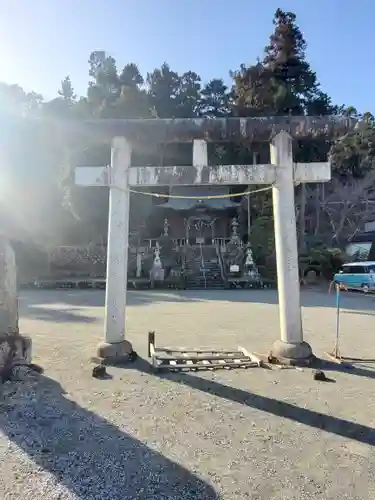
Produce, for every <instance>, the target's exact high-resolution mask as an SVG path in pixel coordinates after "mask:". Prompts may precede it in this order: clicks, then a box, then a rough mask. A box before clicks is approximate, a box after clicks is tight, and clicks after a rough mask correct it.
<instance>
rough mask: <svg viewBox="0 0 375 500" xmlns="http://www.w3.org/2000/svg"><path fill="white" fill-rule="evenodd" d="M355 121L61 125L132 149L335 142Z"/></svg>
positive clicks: (327, 118)
mask: <svg viewBox="0 0 375 500" xmlns="http://www.w3.org/2000/svg"><path fill="white" fill-rule="evenodd" d="M356 123H357V120H355V119H354V118H348V117H344V116H287V117H286V116H270V117H257V118H215V119H208V118H186V119H185V118H173V119H172V118H171V119H169V118H168V119H159V118H155V119H132V120H124V119H99V120H67V121H66V122H60V124H62V125H63V128H65V127H66V130H67V131H68V133H73V134H80V133H83V134H88V135H90V136H97V137H101V138H103V139H104V138H108V139H112V138H113V137H118V136H123V137H126V139H127V140H128V141H129V142H130V143H132V144H133V145H136V144H140V143H144V144H150V142H151V143H154V144H161V143H171V142H180V143H183V142H193V140H194V139H204V140H206V141H207V142H230V141H232V140H236V139H239V138H242V139H245V140H248V141H250V142H268V141H270V140H272V138H273V137H274V136H275V135H276V134H278V133H279V132H281V131H282V130H284V131H286V132H288V133H289V134H290V135H291V136H292V137H293V138H294V139H302V138H308V137H311V138H314V137H325V138H335V137H339V136H342V135H344V134H345V133H346V132H348V131H349V130H351V129H353V128H354V126H355V124H356Z"/></svg>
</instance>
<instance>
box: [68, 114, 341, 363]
mask: <svg viewBox="0 0 375 500" xmlns="http://www.w3.org/2000/svg"><path fill="white" fill-rule="evenodd" d="M77 126H82V125H77ZM350 126H351V124H350V120H348V119H344V118H340V117H328V118H327V117H324V118H313V117H291V118H289V119H286V118H280V117H278V118H272V119H264V118H261V119H248V118H245V119H243V118H237V119H235V118H234V119H231V118H229V119H219V120H202V119H200V120H193V119H192V120H101V121H93V122H85V123H84V125H83V127H84V130H85V133H86V134H87V132H88V133H89V134H90V135H91V134H92V133H93V134H98V135H99V136H100V137H101V138H103V135H106V136H107V137H111V138H112V150H111V165H110V166H109V167H104V166H103V167H80V168H77V169H76V171H75V180H76V184H78V185H81V186H105V185H108V186H109V188H110V203H109V224H108V254H107V286H106V299H105V325H104V341H103V342H101V343H100V345H99V346H98V351H97V355H98V357H99V358H101V359H104V360H106V361H107V362H112V361H119V360H121V359H122V358H125V359H126V357H127V356H128V355H129V353H131V352H132V345H131V343H130V342H129V340H127V339H125V319H126V318H125V316H126V288H127V264H128V233H129V198H130V192H129V188H131V187H139V186H173V185H202V184H204V185H215V184H216V185H217V184H220V185H225V184H228V185H233V184H245V185H248V184H270V185H272V196H273V211H274V225H275V242H276V260H277V278H278V279H277V282H278V296H279V317H280V339H278V340H276V342H275V343H274V345H273V346H272V353H273V354H274V355H275V356H276V357H277V358H279V359H282V360H284V361H287V362H290V363H294V364H297V363H300V362H307V361H308V360H309V359H311V358H312V349H311V347H310V345H309V344H308V343H306V342H305V341H304V339H303V331H302V321H301V307H300V285H299V271H298V253H297V232H296V219H295V204H294V186H295V184H298V183H307V182H326V181H329V180H330V177H331V169H330V164H329V162H322V163H294V162H293V155H292V138H293V137H294V138H295V137H297V138H299V137H306V136H313V137H314V136H317V135H325V136H327V135H330V136H333V135H337V134H340V135H341V134H342V133H344V132H345V131H346V130H347V129H349V128H350ZM286 130H288V131H286ZM77 132H79V131H77ZM140 137H143V138H148V139H146V140H151V142H153V143H154V144H156V143H160V142H192V143H193V165H192V166H190V167H181V166H171V167H151V166H147V167H131V153H132V145H133V144H135V145H136V146H137V147H139V145H140V142H139V141H140V139H139V138H140ZM235 137H240V138H242V139H244V138H245V139H246V138H247V139H248V140H249V141H251V140H258V141H259V140H263V141H264V140H270V139H271V142H270V153H271V163H270V164H267V165H230V166H224V165H219V166H217V165H215V166H208V159H207V141H229V140H233V138H235ZM148 145H149V144H148Z"/></svg>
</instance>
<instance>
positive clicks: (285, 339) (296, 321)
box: [270, 132, 326, 365]
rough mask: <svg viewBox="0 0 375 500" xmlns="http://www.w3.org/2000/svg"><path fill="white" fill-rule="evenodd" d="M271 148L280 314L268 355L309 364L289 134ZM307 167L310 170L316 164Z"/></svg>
mask: <svg viewBox="0 0 375 500" xmlns="http://www.w3.org/2000/svg"><path fill="white" fill-rule="evenodd" d="M270 149H271V163H272V164H273V165H275V167H276V182H275V184H274V186H273V188H272V197H273V214H274V224H275V243H276V264H277V289H278V297H279V315H280V339H279V340H277V341H276V342H275V343H274V344H273V346H272V349H271V354H272V355H273V356H275V357H276V358H277V359H279V360H280V361H282V362H286V363H289V364H295V365H297V364H309V362H311V361H312V360H313V358H314V356H313V352H312V349H311V346H310V345H309V344H308V343H307V342H305V341H304V338H303V330H302V317H301V303H300V280H299V266H298V248H297V228H296V214H295V203H294V174H295V173H294V168H295V166H296V164H295V163H294V162H293V150H292V137H291V136H290V135H289V134H288V133H287V132H280V133H279V134H277V136H276V137H275V138H274V139H273V141H272V142H271V145H270ZM298 166H299V165H298ZM306 166H307V168H308V170H310V169H311V168H314V166H317V164H310V165H309V164H306ZM310 175H311V173H310ZM317 177H319V175H318V176H317ZM317 180H320V179H317ZM321 180H323V179H321ZM324 180H326V179H324Z"/></svg>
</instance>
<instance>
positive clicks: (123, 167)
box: [97, 137, 133, 364]
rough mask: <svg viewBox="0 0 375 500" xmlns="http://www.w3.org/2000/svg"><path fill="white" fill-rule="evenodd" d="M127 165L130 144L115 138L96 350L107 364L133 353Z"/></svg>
mask: <svg viewBox="0 0 375 500" xmlns="http://www.w3.org/2000/svg"><path fill="white" fill-rule="evenodd" d="M130 163H131V146H130V144H129V143H128V141H127V140H126V139H125V137H115V138H114V139H113V141H112V149H111V165H110V168H109V169H108V172H109V179H108V180H109V186H110V190H109V218H108V240H107V241H108V243H107V244H108V248H107V274H106V276H107V282H106V294H105V319H104V340H103V341H102V342H100V343H99V345H98V348H97V356H98V358H100V360H101V361H102V362H107V363H109V364H110V363H121V361H126V360H128V359H129V354H131V353H132V352H133V348H132V345H131V343H130V342H129V341H128V340H127V339H126V338H125V322H126V288H127V281H128V279H127V278H128V246H129V205H130V203H129V201H130V192H129V169H130Z"/></svg>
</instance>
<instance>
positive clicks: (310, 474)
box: [0, 290, 375, 500]
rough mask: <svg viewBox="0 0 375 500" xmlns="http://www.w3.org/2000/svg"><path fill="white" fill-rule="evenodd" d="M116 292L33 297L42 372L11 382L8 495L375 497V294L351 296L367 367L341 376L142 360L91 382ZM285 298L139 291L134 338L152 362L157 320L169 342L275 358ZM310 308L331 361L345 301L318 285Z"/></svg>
mask: <svg viewBox="0 0 375 500" xmlns="http://www.w3.org/2000/svg"><path fill="white" fill-rule="evenodd" d="M103 300H104V295H103V293H102V292H100V291H97V292H93V291H92V292H90V291H87V292H74V291H60V292H46V291H35V292H27V293H23V294H22V296H21V313H22V323H21V326H22V330H23V331H24V332H25V333H26V332H27V333H28V334H31V336H32V337H33V339H34V352H35V362H37V363H39V364H41V365H42V366H43V367H44V368H45V374H44V375H43V376H38V375H29V376H26V375H25V373H24V372H23V371H21V373H20V374H19V378H20V380H19V381H18V382H12V383H7V384H5V385H3V386H2V388H1V401H0V498H1V499H4V500H18V499H20V500H21V499H22V500H37V499H38V500H39V499H41V498H43V500H57V499H59V500H73V499H74V500H77V499H82V500H91V499H100V500H102V499H103V500H105V499H111V500H112V499H113V500H123V499H124V500H125V499H155V500H156V499H181V500H184V499H208V500H209V499H214V498H215V499H228V500H232V499H233V500H236V499H254V500H255V499H258V500H260V499H261V500H263V499H264V500H266V499H267V500H281V499H288V500H293V499H295V500H297V499H298V500H303V499H314V500H315V499H319V500H320V499H322V500H323V499H324V500H331V499H332V500H333V499H334V500H339V499H351V500H356V499H372V498H375V481H374V474H373V470H374V465H375V461H374V444H375V430H374V429H375V398H374V395H373V394H374V378H375V370H374V368H375V363H373V362H371V361H370V359H373V360H375V346H374V342H373V335H374V327H373V324H374V314H375V307H374V306H375V297H364V296H357V295H355V296H354V295H350V296H349V295H348V296H346V297H345V298H344V300H343V306H344V312H343V314H342V335H343V338H342V349H343V351H344V353H345V354H347V355H349V354H350V355H351V356H355V357H366V358H367V359H368V361H366V362H361V363H356V368H355V369H353V370H351V371H350V372H347V371H337V370H334V369H332V370H329V371H328V373H327V374H328V375H329V376H330V377H332V378H333V379H334V380H335V383H317V382H314V381H313V379H312V376H311V371H310V370H308V369H305V370H303V371H296V370H282V371H268V370H262V369H258V368H254V369H249V370H246V371H245V370H243V371H242V370H241V371H220V372H206V373H200V374H169V375H166V376H163V377H161V376H156V375H154V374H152V373H149V372H148V371H147V363H146V362H145V361H142V359H141V360H140V361H139V362H138V363H137V364H135V365H131V366H129V367H128V368H126V369H119V368H109V370H108V371H109V372H110V374H111V379H108V380H104V381H100V380H95V379H92V378H91V366H90V364H89V363H88V362H87V360H88V358H89V357H90V356H91V355H92V353H93V351H94V349H95V345H96V342H97V341H98V340H99V339H100V337H101V332H102V319H103V309H102V305H103ZM275 302H276V294H275V293H274V292H272V291H257V292H255V291H242V290H241V291H238V292H237V291H231V292H226V291H225V292H224V291H217V292H184V293H155V292H133V293H130V294H129V303H130V306H129V309H128V321H127V327H128V332H129V338H130V339H131V340H132V342H133V344H134V348H135V349H136V350H137V351H138V352H139V354H140V355H141V356H142V357H145V355H146V340H147V331H148V330H149V329H150V328H152V329H155V330H156V332H157V342H158V343H160V344H171V345H181V344H185V345H197V344H199V345H218V346H220V345H226V346H233V347H236V346H237V345H243V346H245V347H247V348H248V349H249V350H259V351H265V350H266V349H267V348H268V347H269V346H270V345H271V343H272V341H273V340H274V339H275V338H277V335H278V326H277V306H276V304H275ZM303 303H304V308H303V319H304V328H305V332H306V338H307V340H308V341H310V342H311V344H312V345H313V347H314V350H315V352H316V354H318V355H322V354H323V352H324V351H325V350H327V349H329V348H331V347H332V342H333V338H334V322H335V310H334V307H333V306H334V298H333V296H328V295H327V294H326V293H315V292H306V293H304V294H303ZM333 368H334V367H333Z"/></svg>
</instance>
